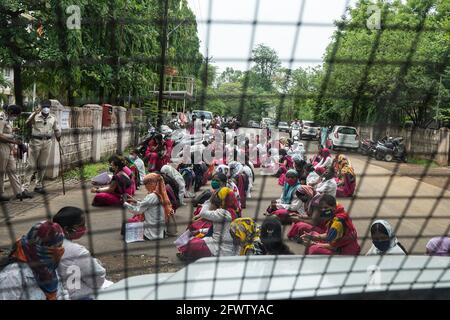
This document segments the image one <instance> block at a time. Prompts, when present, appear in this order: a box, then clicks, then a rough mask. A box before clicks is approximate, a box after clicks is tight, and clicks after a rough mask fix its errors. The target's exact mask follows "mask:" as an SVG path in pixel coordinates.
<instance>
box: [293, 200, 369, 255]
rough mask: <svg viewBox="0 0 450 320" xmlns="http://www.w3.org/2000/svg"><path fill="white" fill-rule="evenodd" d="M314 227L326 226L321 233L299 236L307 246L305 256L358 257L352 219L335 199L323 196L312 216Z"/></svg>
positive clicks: (356, 238) (356, 236) (357, 245)
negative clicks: (336, 255) (323, 224)
mask: <svg viewBox="0 0 450 320" xmlns="http://www.w3.org/2000/svg"><path fill="white" fill-rule="evenodd" d="M312 221H313V224H314V225H319V224H321V223H325V224H326V230H325V232H323V233H318V232H314V231H313V232H309V233H304V234H303V236H301V240H302V242H303V243H304V244H305V245H306V246H307V250H306V253H307V254H318V255H334V254H338V255H353V256H355V255H359V253H360V251H361V248H360V246H359V244H358V234H357V232H356V228H355V226H354V225H353V222H352V219H351V218H350V216H349V214H348V213H347V212H346V211H345V209H344V207H343V206H342V205H340V204H337V203H336V198H334V197H332V196H330V195H327V194H326V195H323V196H322V198H321V199H320V201H319V205H318V209H317V210H315V211H314V214H313V216H312Z"/></svg>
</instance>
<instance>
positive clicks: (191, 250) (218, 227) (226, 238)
mask: <svg viewBox="0 0 450 320" xmlns="http://www.w3.org/2000/svg"><path fill="white" fill-rule="evenodd" d="M236 205H237V202H236V198H235V197H234V193H233V191H232V190H231V189H229V188H227V187H225V188H221V189H220V190H218V191H217V192H215V193H214V194H213V195H212V197H211V200H210V201H209V203H208V204H205V205H204V206H203V207H202V210H201V212H200V214H198V215H197V216H195V217H194V221H196V220H198V219H203V220H206V221H209V222H211V223H212V230H213V231H212V235H211V236H210V237H204V238H202V239H199V238H196V237H194V238H193V239H191V240H190V241H189V243H188V244H186V245H184V246H182V247H180V248H178V250H179V251H180V252H179V253H178V254H177V256H178V258H180V259H181V260H196V259H199V258H203V257H210V256H231V255H234V254H235V251H236V248H235V246H234V243H233V238H232V237H231V234H230V224H231V222H232V221H233V220H234V219H236V208H237V207H236Z"/></svg>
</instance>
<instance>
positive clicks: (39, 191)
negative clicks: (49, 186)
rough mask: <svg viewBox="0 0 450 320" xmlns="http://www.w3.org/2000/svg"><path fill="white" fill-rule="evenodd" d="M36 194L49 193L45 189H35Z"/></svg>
mask: <svg viewBox="0 0 450 320" xmlns="http://www.w3.org/2000/svg"><path fill="white" fill-rule="evenodd" d="M34 192H36V193H40V194H46V193H47V191H45V189H44V188H42V187H41V188H34Z"/></svg>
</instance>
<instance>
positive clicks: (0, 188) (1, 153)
mask: <svg viewBox="0 0 450 320" xmlns="http://www.w3.org/2000/svg"><path fill="white" fill-rule="evenodd" d="M21 112H22V110H21V108H20V107H19V106H17V105H11V106H9V107H7V109H6V110H5V112H4V113H2V114H1V115H0V202H3V201H8V200H9V198H8V197H5V196H3V193H4V192H5V187H4V179H5V173H6V174H7V175H8V178H9V182H10V184H11V188H12V189H13V191H14V194H15V195H16V198H17V199H24V198H33V196H32V195H31V194H29V193H28V192H25V191H24V190H23V189H22V185H21V183H20V181H19V178H18V177H17V175H16V161H15V160H14V156H13V149H14V145H18V146H19V145H21V144H22V142H21V141H20V140H17V139H15V137H14V135H13V131H14V130H13V128H12V126H11V123H12V122H13V121H14V120H15V119H16V118H17V117H18V116H19V115H20V113H21Z"/></svg>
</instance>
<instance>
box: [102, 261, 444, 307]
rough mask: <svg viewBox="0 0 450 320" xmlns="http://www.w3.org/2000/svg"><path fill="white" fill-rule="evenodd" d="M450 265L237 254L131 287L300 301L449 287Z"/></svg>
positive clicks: (188, 295)
mask: <svg viewBox="0 0 450 320" xmlns="http://www.w3.org/2000/svg"><path fill="white" fill-rule="evenodd" d="M449 266H450V258H449V257H428V256H358V257H350V256H347V257H344V256H331V257H330V256H326V257H325V256H324V257H319V256H247V257H236V256H235V257H218V258H204V259H200V260H198V261H197V262H195V263H192V264H190V265H188V266H186V267H185V268H183V269H181V270H180V271H178V272H176V273H175V274H173V275H171V276H168V277H167V278H166V279H164V277H160V280H161V281H155V278H149V279H148V280H145V278H142V279H141V280H145V281H135V282H132V281H130V284H131V283H139V285H140V286H141V287H142V286H145V282H147V283H148V288H147V290H144V289H142V290H140V291H139V295H133V297H135V298H136V299H150V300H155V299H162V300H165V299H168V300H171V299H226V300H239V299H251V300H260V299H299V298H313V297H326V296H332V295H344V294H359V293H364V292H367V293H370V292H381V291H386V290H389V291H396V290H406V289H417V290H419V289H428V288H450V270H449ZM130 279H133V278H130ZM155 283H157V285H155ZM114 286H115V285H113V286H112V287H110V288H109V290H113V289H114ZM120 286H121V287H122V291H123V284H121V285H120ZM129 287H130V288H132V286H131V285H129ZM119 289H120V288H119ZM131 290H133V289H131ZM119 292H120V290H119ZM118 297H123V294H121V295H119V296H118Z"/></svg>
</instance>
